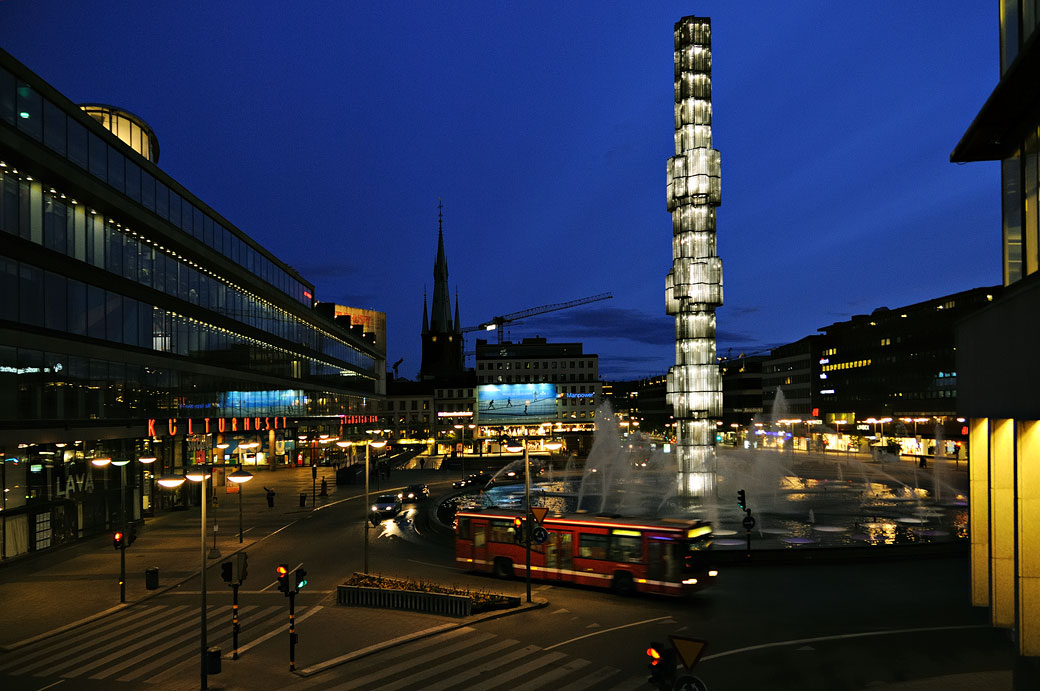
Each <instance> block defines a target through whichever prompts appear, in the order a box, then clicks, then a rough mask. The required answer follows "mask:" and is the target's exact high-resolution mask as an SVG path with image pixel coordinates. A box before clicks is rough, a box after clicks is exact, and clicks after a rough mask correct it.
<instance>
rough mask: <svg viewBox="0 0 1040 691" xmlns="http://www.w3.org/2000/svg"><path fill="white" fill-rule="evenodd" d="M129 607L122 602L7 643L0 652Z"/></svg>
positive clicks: (54, 634)
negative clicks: (69, 622)
mask: <svg viewBox="0 0 1040 691" xmlns="http://www.w3.org/2000/svg"><path fill="white" fill-rule="evenodd" d="M129 606H130V605H129V604H128V603H125V602H124V603H121V604H118V605H116V606H115V607H109V608H108V609H106V610H104V611H102V612H98V613H97V614H91V615H90V616H89V617H85V618H83V619H80V620H79V621H74V622H72V623H71V624H65V625H64V626H59V627H58V628H56V629H51V630H50V631H44V632H43V633H41V634H38V635H36V636H33V637H32V638H25V639H23V640H20V641H16V642H14V643H8V644H7V645H2V646H0V650H2V651H4V652H11V651H12V650H18V649H19V648H24V647H25V646H27V645H30V644H32V643H36V642H37V641H41V640H43V639H44V638H49V637H51V636H56V635H57V634H59V633H64V632H65V631H68V630H69V629H74V628H76V627H77V626H81V625H83V624H89V623H90V622H92V621H94V620H95V619H100V618H101V617H104V616H107V615H109V614H111V613H112V612H118V611H119V610H121V609H126V608H127V607H129Z"/></svg>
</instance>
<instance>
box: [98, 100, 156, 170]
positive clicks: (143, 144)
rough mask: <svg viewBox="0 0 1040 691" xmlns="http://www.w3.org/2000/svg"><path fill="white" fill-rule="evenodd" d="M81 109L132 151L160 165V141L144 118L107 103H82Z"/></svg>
mask: <svg viewBox="0 0 1040 691" xmlns="http://www.w3.org/2000/svg"><path fill="white" fill-rule="evenodd" d="M79 107H80V108H81V109H82V110H83V112H85V113H86V114H87V115H89V116H90V117H92V118H94V119H95V120H97V121H98V122H99V123H101V125H102V126H104V127H105V129H107V130H108V131H109V132H111V133H112V134H114V135H116V136H117V137H119V138H120V139H121V140H122V141H123V143H125V144H126V145H127V146H129V147H130V148H131V149H133V150H134V151H136V152H137V153H139V154H141V155H142V156H144V157H145V158H147V159H148V160H149V161H151V162H152V163H155V164H158V163H159V139H158V138H157V137H156V136H155V132H154V131H153V130H152V128H151V127H149V126H148V123H147V122H145V121H144V120H143V119H142V118H140V117H138V116H137V115H134V114H133V113H131V112H130V111H129V110H125V109H123V108H117V107H116V106H111V105H108V104H106V103H81V104H79Z"/></svg>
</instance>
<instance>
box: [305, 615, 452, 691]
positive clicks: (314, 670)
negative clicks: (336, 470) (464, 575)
mask: <svg viewBox="0 0 1040 691" xmlns="http://www.w3.org/2000/svg"><path fill="white" fill-rule="evenodd" d="M472 630H473V629H472V628H471V627H469V626H461V627H460V626H459V625H458V624H456V623H454V622H449V623H447V624H440V625H438V626H434V627H433V628H429V629H424V630H423V631H418V632H416V633H409V634H405V635H404V636H398V637H397V638H393V639H391V640H389V641H385V642H383V643H376V644H375V645H370V646H368V647H367V648H362V649H360V650H354V651H352V652H349V653H347V654H346V655H340V656H339V657H334V658H331V659H329V660H325V661H324V662H319V663H318V664H316V665H311V666H310V667H307V668H306V669H300V670H297V671H296V674H298V675H300V676H301V677H309V676H312V675H314V674H318V673H319V672H324V671H325V670H327V669H329V668H330V667H335V666H336V665H341V664H343V663H344V662H350V661H351V660H355V659H357V658H359V657H364V656H366V655H369V654H370V653H377V652H379V651H381V650H385V649H387V648H391V647H393V646H395V645H400V644H402V643H410V642H411V641H414V640H417V639H419V638H426V637H429V636H434V635H436V634H438V633H441V632H444V631H447V634H445V635H446V636H456V635H458V634H460V633H464V632H467V631H472ZM436 640H443V639H436Z"/></svg>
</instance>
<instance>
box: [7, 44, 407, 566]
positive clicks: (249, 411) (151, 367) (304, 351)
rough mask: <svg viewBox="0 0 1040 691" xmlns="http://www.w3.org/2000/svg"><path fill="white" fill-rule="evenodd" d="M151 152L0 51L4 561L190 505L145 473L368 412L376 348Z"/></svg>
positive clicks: (326, 430)
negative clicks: (324, 311)
mask: <svg viewBox="0 0 1040 691" xmlns="http://www.w3.org/2000/svg"><path fill="white" fill-rule="evenodd" d="M158 160H159V142H158V138H157V137H156V134H155V133H154V132H153V131H152V130H151V128H150V127H149V126H148V125H147V124H146V123H145V122H144V121H143V120H142V119H141V118H139V117H137V116H135V115H134V114H132V113H130V112H128V111H126V110H122V109H120V108H115V107H112V106H107V105H97V104H90V105H86V106H80V105H77V104H76V103H73V102H72V101H70V100H69V99H68V98H66V97H65V96H64V95H63V94H61V93H60V92H58V91H57V90H56V89H55V88H53V87H52V86H50V85H49V84H47V83H46V82H45V81H44V80H43V79H41V78H40V77H39V76H37V75H36V74H34V73H33V72H32V71H31V70H29V69H28V68H27V67H26V66H24V65H22V64H21V63H20V62H18V61H17V60H16V59H15V58H14V57H12V56H11V55H9V54H8V53H6V52H4V51H2V50H0V234H2V239H3V241H2V243H0V282H2V294H3V299H2V300H0V452H2V454H3V462H2V466H0V468H2V470H0V473H2V474H0V484H2V485H3V493H2V500H0V502H2V504H0V559H10V558H12V557H15V556H18V555H20V554H24V553H26V552H33V551H39V550H42V549H46V548H48V547H51V546H54V545H58V544H61V543H66V542H70V541H73V540H76V539H77V538H81V537H84V536H88V535H91V534H95V533H98V532H101V531H103V530H106V529H107V528H109V527H110V526H111V525H112V524H113V523H114V522H115V521H122V520H133V519H136V518H139V517H140V516H142V515H147V514H149V513H152V512H154V511H155V510H157V509H161V508H164V507H171V506H174V505H177V504H183V503H184V502H185V501H187V500H188V499H189V492H190V489H185V488H182V490H179V491H177V492H172V493H171V492H167V491H166V490H162V491H160V490H159V488H158V487H157V486H156V485H155V484H154V483H153V481H152V480H153V478H154V477H156V476H159V475H162V474H166V473H183V471H184V469H185V467H186V466H188V465H190V464H192V463H196V462H214V461H215V462H218V463H219V462H222V461H224V460H225V459H226V460H227V462H228V463H240V462H244V463H246V464H247V465H248V464H267V465H271V466H277V465H281V464H285V463H293V462H301V461H303V462H309V461H310V460H311V458H310V457H309V456H308V453H309V448H306V447H301V445H300V442H301V437H303V438H306V439H311V438H313V437H314V436H318V435H320V434H326V435H344V436H346V437H347V438H350V437H351V436H355V437H358V438H361V437H363V436H364V435H365V430H366V429H367V428H371V427H373V426H375V424H376V423H377V421H378V417H377V416H378V408H379V405H380V404H381V401H382V398H383V396H384V393H385V390H384V389H385V369H386V367H385V352H384V347H383V346H382V345H380V346H377V344H376V343H375V342H374V339H373V338H371V337H368V336H366V334H365V333H364V330H363V329H361V330H358V329H351V328H348V327H347V326H345V325H344V324H343V323H342V320H340V322H337V321H336V320H335V319H334V318H333V317H332V316H324V315H321V314H319V313H317V312H316V311H315V310H314V303H315V295H314V286H313V285H312V284H311V283H309V282H308V281H307V280H305V279H304V278H303V277H302V276H300V275H299V274H298V273H297V272H296V271H294V270H293V269H292V268H291V267H289V266H288V265H286V264H285V263H284V262H282V261H280V260H279V259H278V258H276V257H275V256H273V255H272V254H271V253H270V252H268V251H267V250H265V249H264V248H263V247H261V246H260V245H259V244H258V243H257V242H256V241H254V240H253V239H252V238H250V237H249V236H248V235H247V234H246V233H245V232H243V231H242V230H241V229H239V228H237V227H236V226H235V225H234V224H233V223H231V222H230V221H229V220H228V219H226V218H224V217H223V216H221V215H220V214H219V213H218V212H217V211H216V210H215V209H213V208H212V207H211V206H209V205H208V204H206V203H205V202H204V201H203V200H201V199H199V198H198V197H197V196H195V195H194V194H192V193H191V192H190V191H189V190H188V189H187V188H186V187H185V186H184V185H183V184H181V183H180V182H178V181H176V180H174V179H173V178H171V177H170V176H169V175H167V174H166V173H165V172H164V171H163V170H162V169H161V168H159V166H158ZM218 444H220V446H219V447H218V446H217V445H218ZM190 484H192V483H186V485H190ZM196 492H197V489H196ZM124 496H125V497H126V499H125V503H123V502H122V500H121V499H120V497H124Z"/></svg>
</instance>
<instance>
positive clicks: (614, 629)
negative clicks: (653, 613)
mask: <svg viewBox="0 0 1040 691" xmlns="http://www.w3.org/2000/svg"><path fill="white" fill-rule="evenodd" d="M667 619H671V617H656V618H654V619H644V620H643V621H634V622H632V623H631V624H622V625H621V626H614V627H611V628H609V629H603V630H602V631H593V632H592V633H587V634H585V635H584V636H578V637H577V638H571V639H570V640H566V641H561V642H559V643H554V644H553V645H549V646H546V647H545V650H552V649H553V648H559V647H560V646H561V645H567V644H568V643H573V642H575V641H580V640H581V639H583V638H590V637H592V636H599V635H600V634H603V633H610V632H611V631H620V630H621V629H627V628H629V627H632V626H641V625H643V624H652V623H653V622H655V621H665V620H667ZM702 659H703V658H702Z"/></svg>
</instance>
